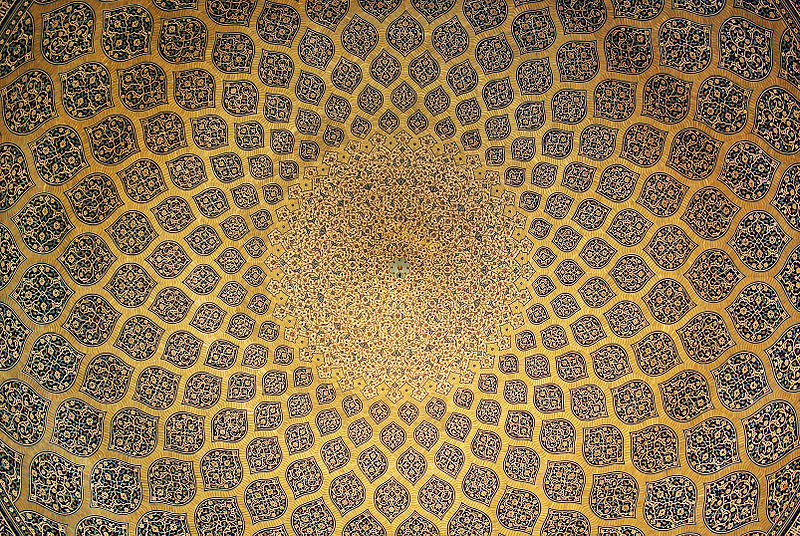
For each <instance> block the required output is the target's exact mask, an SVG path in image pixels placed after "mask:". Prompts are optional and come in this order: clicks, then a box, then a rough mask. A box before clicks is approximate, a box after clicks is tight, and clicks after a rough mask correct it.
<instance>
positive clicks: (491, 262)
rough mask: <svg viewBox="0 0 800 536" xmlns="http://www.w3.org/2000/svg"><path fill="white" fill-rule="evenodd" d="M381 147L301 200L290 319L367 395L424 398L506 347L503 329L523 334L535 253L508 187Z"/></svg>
mask: <svg viewBox="0 0 800 536" xmlns="http://www.w3.org/2000/svg"><path fill="white" fill-rule="evenodd" d="M371 143H372V146H371V147H368V146H366V147H365V146H361V145H353V146H351V147H350V148H349V150H348V153H347V154H346V158H342V156H341V155H339V157H338V158H337V159H335V160H333V159H330V161H331V162H332V163H331V164H330V165H329V167H328V168H327V169H326V170H324V171H325V173H324V174H323V173H322V172H318V173H317V174H316V175H312V180H310V181H307V182H306V185H307V188H306V189H305V190H300V189H297V190H295V191H296V192H299V193H298V194H297V203H296V205H294V206H295V207H296V208H294V209H293V210H292V211H291V214H290V215H289V216H288V217H287V218H286V220H287V226H286V227H285V228H284V230H283V232H281V233H280V234H279V237H278V238H277V240H278V241H279V242H280V244H281V246H282V249H283V250H284V253H283V255H282V257H281V259H280V260H281V264H282V270H283V272H284V274H285V275H284V277H283V279H282V286H283V290H284V292H285V293H286V295H287V297H288V300H287V303H286V311H287V313H288V314H289V315H292V316H293V317H295V318H296V320H297V323H296V333H297V334H298V336H299V337H302V339H301V340H302V343H303V344H307V348H305V349H304V350H303V352H304V354H305V355H307V356H316V357H317V358H318V359H319V360H320V361H319V363H318V364H320V365H322V366H321V367H320V369H321V370H322V371H330V372H333V371H337V370H338V371H339V373H337V375H338V376H339V380H340V381H341V382H343V383H344V384H345V385H352V386H360V387H361V388H362V389H363V390H364V392H365V394H367V395H369V394H378V392H379V390H380V389H382V388H383V389H386V390H387V391H388V392H389V393H395V395H396V396H399V395H398V393H400V390H401V389H404V388H405V389H408V390H409V391H410V392H412V393H415V394H416V395H420V396H424V395H423V393H426V392H428V391H430V390H434V389H436V390H440V391H442V390H447V389H449V385H451V384H452V382H453V381H461V380H462V379H463V380H466V379H470V378H471V374H472V372H471V367H470V363H471V362H474V361H479V362H481V363H482V364H486V363H487V359H489V360H490V359H491V357H487V347H488V346H489V345H497V346H499V347H508V344H507V343H505V344H504V343H503V341H502V338H503V336H502V335H501V326H503V325H506V324H510V325H519V324H521V323H522V316H521V315H520V313H518V311H519V310H521V309H520V308H519V307H515V305H514V304H515V302H518V301H519V300H520V298H521V296H520V292H521V291H520V290H518V289H517V288H516V287H515V285H514V282H515V281H516V280H517V279H519V278H520V276H521V275H522V273H523V268H522V266H521V265H520V264H518V263H517V262H516V261H515V260H514V259H515V258H517V256H518V254H519V253H520V252H523V251H529V250H530V248H531V243H530V241H529V240H527V239H525V238H524V236H525V232H524V227H523V226H524V222H525V218H524V217H522V218H520V217H519V215H517V213H516V212H515V210H514V208H513V199H512V200H511V201H510V202H509V201H508V200H507V199H503V198H501V197H498V196H496V195H495V194H497V193H499V192H500V189H499V188H498V186H499V177H498V176H497V174H495V173H485V172H482V171H481V170H479V169H477V168H476V166H475V164H473V163H467V162H466V161H465V159H464V158H463V156H462V155H460V154H458V153H457V152H448V151H447V150H445V148H443V147H441V146H438V145H435V144H434V143H433V142H432V141H428V142H427V143H426V140H414V139H405V138H401V139H400V140H399V141H396V140H384V139H383V138H373V140H371ZM365 145H366V144H365ZM387 266H388V268H389V269H388V270H387ZM412 266H413V270H412V269H411V267H412ZM523 301H526V300H523ZM416 395H415V396H416Z"/></svg>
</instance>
